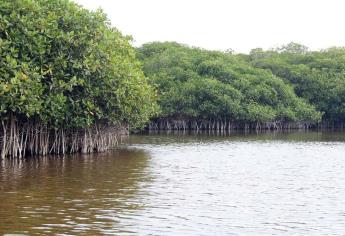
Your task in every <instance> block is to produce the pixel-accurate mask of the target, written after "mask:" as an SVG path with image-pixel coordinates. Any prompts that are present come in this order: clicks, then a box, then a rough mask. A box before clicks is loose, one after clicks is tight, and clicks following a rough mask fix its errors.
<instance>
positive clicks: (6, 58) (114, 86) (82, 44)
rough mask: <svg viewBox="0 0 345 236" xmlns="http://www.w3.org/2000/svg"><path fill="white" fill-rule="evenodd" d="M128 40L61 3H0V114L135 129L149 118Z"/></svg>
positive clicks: (150, 99) (148, 96)
mask: <svg viewBox="0 0 345 236" xmlns="http://www.w3.org/2000/svg"><path fill="white" fill-rule="evenodd" d="M130 40H131V39H130V37H125V36H123V35H122V34H121V33H120V32H119V31H118V30H117V29H116V28H114V27H112V26H111V25H110V23H109V20H108V19H107V18H106V16H105V14H104V13H103V12H102V11H101V10H98V11H96V12H90V11H88V10H85V9H83V8H81V7H80V6H78V5H76V4H75V3H73V2H71V1H68V0H15V1H12V0H3V1H1V2H0V101H1V104H0V116H1V117H5V116H8V115H9V114H10V113H13V114H15V115H16V116H24V117H27V118H33V119H38V120H40V121H42V122H44V123H46V124H50V125H53V126H55V127H57V128H59V127H61V126H64V127H77V128H83V127H88V126H90V125H92V124H94V123H95V122H98V121H102V122H106V123H116V124H119V123H127V124H130V125H132V126H142V125H143V124H145V123H146V122H147V121H148V119H149V118H150V116H151V115H152V114H153V113H154V112H155V109H156V107H155V92H154V90H153V89H152V87H150V86H149V85H148V83H147V80H146V78H145V76H144V74H143V73H142V71H141V68H140V64H139V62H138V60H137V59H136V55H135V50H134V49H133V48H132V46H131V45H130Z"/></svg>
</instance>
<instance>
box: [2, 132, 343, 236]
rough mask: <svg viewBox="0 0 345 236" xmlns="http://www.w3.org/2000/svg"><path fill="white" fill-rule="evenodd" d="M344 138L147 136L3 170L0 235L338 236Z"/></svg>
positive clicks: (13, 163) (330, 135)
mask: <svg viewBox="0 0 345 236" xmlns="http://www.w3.org/2000/svg"><path fill="white" fill-rule="evenodd" d="M344 144H345V133H341V132H338V133H334V132H333V133H317V132H308V133H303V132H294V133H276V132H269V133H261V134H256V133H253V134H248V133H244V134H243V133H242V134H241V133H234V134H230V135H223V134H211V133H205V134H194V133H193V134H182V133H178V134H173V133H170V134H153V135H138V136H131V138H130V140H129V144H128V145H127V146H124V147H122V148H120V149H119V150H118V151H115V152H112V153H108V154H99V155H93V156H81V155H79V156H67V157H64V158H62V157H47V158H39V159H30V160H22V161H9V160H6V161H2V162H0V163H1V164H0V235H1V234H4V233H12V234H13V233H21V234H28V235H34V234H41V235H46V234H53V233H54V234H69V235H71V234H72V235H73V234H74V235H75V234H77V235H80V234H84V235H98V234H115V235H331V234H332V235H344V232H345V224H344V219H345V198H344V196H345V185H344V184H343V183H344V181H345V155H344V153H345V145H344Z"/></svg>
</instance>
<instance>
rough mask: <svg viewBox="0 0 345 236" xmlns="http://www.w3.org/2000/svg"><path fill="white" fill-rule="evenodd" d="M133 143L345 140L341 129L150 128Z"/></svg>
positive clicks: (133, 140)
mask: <svg viewBox="0 0 345 236" xmlns="http://www.w3.org/2000/svg"><path fill="white" fill-rule="evenodd" d="M129 140H130V142H131V143H187V142H195V141H197V142H199V141H205V142H219V141H261V140H263V141H264V140H275V141H293V142H296V141H345V134H344V133H343V132H341V131H339V132H335V131H325V130H324V131H314V130H231V131H217V130H185V131H183V130H150V131H146V132H143V133H142V134H141V135H140V136H135V135H131V137H130V139H129Z"/></svg>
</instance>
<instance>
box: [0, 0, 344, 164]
mask: <svg viewBox="0 0 345 236" xmlns="http://www.w3.org/2000/svg"><path fill="white" fill-rule="evenodd" d="M131 42H132V38H131V37H130V36H124V35H122V34H121V32H120V31H119V30H117V29H116V28H114V27H113V26H112V25H111V24H110V21H109V19H108V18H107V16H106V15H105V14H104V13H103V12H102V10H97V11H89V10H86V9H84V8H82V7H81V6H79V5H77V4H75V3H74V2H72V1H70V0H3V1H0V122H1V128H0V150H1V158H5V157H23V156H27V155H47V154H66V153H75V152H81V153H91V152H102V151H105V150H108V149H110V148H112V147H114V146H115V145H116V144H117V143H118V140H119V138H120V136H122V135H127V134H128V133H129V132H130V131H132V130H140V129H144V128H146V129H150V130H217V131H227V130H229V131H230V130H233V129H241V130H242V129H244V130H249V129H256V130H264V129H274V130H281V129H308V128H313V127H314V128H320V127H321V128H323V127H326V128H330V127H332V128H334V127H340V128H343V126H344V121H345V119H344V117H345V48H329V49H325V50H319V51H310V50H308V48H307V47H306V46H303V45H300V44H298V43H290V44H287V45H284V46H282V47H279V48H273V49H270V50H263V49H261V48H257V49H253V50H252V51H251V52H250V53H249V54H237V53H234V52H233V51H231V50H229V51H225V52H222V51H209V50H205V49H201V48H196V47H190V46H188V45H184V44H179V43H176V42H152V43H147V44H144V45H142V46H141V47H139V48H134V47H133V46H132V44H131Z"/></svg>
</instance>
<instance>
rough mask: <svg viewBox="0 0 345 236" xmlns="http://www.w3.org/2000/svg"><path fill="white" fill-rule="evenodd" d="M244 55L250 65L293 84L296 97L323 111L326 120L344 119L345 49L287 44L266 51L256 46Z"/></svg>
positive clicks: (339, 120)
mask: <svg viewBox="0 0 345 236" xmlns="http://www.w3.org/2000/svg"><path fill="white" fill-rule="evenodd" d="M245 57H246V60H247V61H248V62H249V63H250V64H252V65H253V66H255V67H258V68H263V69H268V70H269V71H271V72H272V73H273V74H275V75H276V76H279V77H280V78H283V79H284V81H285V82H286V83H288V84H292V86H293V87H294V91H295V92H296V94H297V95H298V96H299V97H303V98H305V99H306V100H307V101H309V102H310V103H311V104H313V105H315V107H316V108H317V109H318V110H319V111H321V112H323V113H324V116H323V119H324V120H325V121H328V122H344V121H345V49H344V48H329V49H327V50H322V51H308V50H307V48H306V47H305V46H302V45H299V44H296V43H290V44H288V45H287V46H284V47H282V48H278V49H274V50H269V51H263V50H262V49H255V50H252V51H251V53H250V55H249V56H245Z"/></svg>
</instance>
